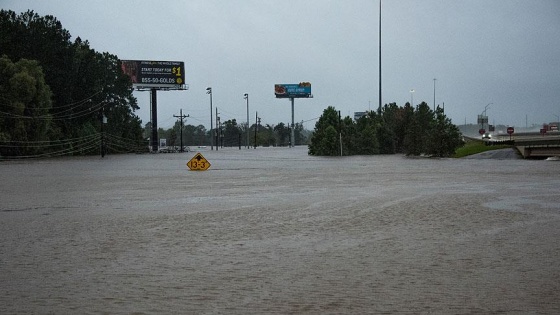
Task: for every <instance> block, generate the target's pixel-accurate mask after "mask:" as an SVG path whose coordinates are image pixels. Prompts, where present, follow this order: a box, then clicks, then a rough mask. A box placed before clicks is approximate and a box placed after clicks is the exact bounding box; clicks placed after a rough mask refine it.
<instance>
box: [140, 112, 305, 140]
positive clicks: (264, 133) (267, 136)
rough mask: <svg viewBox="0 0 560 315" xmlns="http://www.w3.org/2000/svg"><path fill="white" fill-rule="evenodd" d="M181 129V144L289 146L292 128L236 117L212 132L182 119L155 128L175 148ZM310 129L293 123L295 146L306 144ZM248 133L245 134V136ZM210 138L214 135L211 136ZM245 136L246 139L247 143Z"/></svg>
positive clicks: (148, 127)
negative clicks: (183, 121) (239, 121)
mask: <svg viewBox="0 0 560 315" xmlns="http://www.w3.org/2000/svg"><path fill="white" fill-rule="evenodd" d="M181 131H182V136H183V145H184V146H209V145H210V144H211V143H213V144H214V145H218V146H220V147H222V146H223V147H237V146H242V147H245V146H251V147H252V146H264V147H269V146H274V147H276V146H280V147H281V146H289V145H291V143H290V141H291V140H290V135H291V128H290V126H288V125H286V124H284V123H278V124H277V125H269V124H264V125H263V124H260V123H258V124H253V125H252V126H250V127H249V128H247V124H246V123H238V122H237V120H236V119H230V120H226V121H224V122H223V123H221V124H220V127H219V128H215V130H214V132H213V133H211V132H210V131H209V130H207V129H206V127H204V126H203V125H198V126H194V125H183V126H182V128H181V121H180V120H179V121H177V122H175V125H174V126H173V127H172V128H169V129H167V130H166V129H163V128H159V129H158V134H159V137H160V139H166V142H167V146H172V147H178V146H180V143H181ZM309 133H310V132H309V131H308V130H305V129H304V128H303V124H302V123H295V129H294V138H295V144H294V145H305V144H307V140H308V139H309ZM150 134H151V123H147V124H146V126H145V127H144V136H145V137H149V136H150ZM247 134H248V137H247ZM211 137H213V138H212V139H211ZM247 138H248V140H249V142H247Z"/></svg>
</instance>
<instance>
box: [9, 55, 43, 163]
mask: <svg viewBox="0 0 560 315" xmlns="http://www.w3.org/2000/svg"><path fill="white" fill-rule="evenodd" d="M51 95H52V93H51V91H50V89H49V87H48V86H47V84H46V83H45V78H44V75H43V71H42V69H41V67H40V66H39V64H38V62H37V61H32V60H27V59H20V60H19V61H18V62H16V63H13V62H12V61H11V60H10V59H8V57H7V56H5V55H4V56H2V57H0V112H1V113H2V115H1V116H0V117H1V118H0V141H2V142H4V143H5V144H4V145H3V146H1V147H0V155H6V156H14V155H34V154H37V153H40V152H39V148H40V147H39V146H38V144H40V143H41V142H42V141H47V140H48V135H49V133H50V132H51V120H52V117H51V115H50V114H49V111H50V109H51V106H52V104H51Z"/></svg>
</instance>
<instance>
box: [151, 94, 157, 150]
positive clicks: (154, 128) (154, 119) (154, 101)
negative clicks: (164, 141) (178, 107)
mask: <svg viewBox="0 0 560 315" xmlns="http://www.w3.org/2000/svg"><path fill="white" fill-rule="evenodd" d="M150 95H151V97H152V102H151V103H152V152H158V145H159V144H158V130H157V89H155V88H153V89H152V90H151V91H150Z"/></svg>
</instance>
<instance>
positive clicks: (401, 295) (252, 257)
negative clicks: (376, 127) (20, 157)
mask: <svg viewBox="0 0 560 315" xmlns="http://www.w3.org/2000/svg"><path fill="white" fill-rule="evenodd" d="M201 153H202V154H203V155H204V156H205V157H206V158H207V159H208V160H209V161H210V163H212V167H211V168H210V169H209V170H208V171H205V172H192V171H189V170H188V169H187V167H186V162H187V161H188V160H189V159H190V158H191V157H192V156H193V155H194V153H193V152H190V153H184V154H155V155H148V154H146V155H122V156H111V155H109V156H106V157H105V158H104V159H101V158H99V157H85V158H65V159H53V160H36V161H24V162H8V163H0V169H1V173H0V174H1V176H2V180H1V192H2V203H1V205H0V290H1V291H2V295H0V296H1V297H0V313H3V314H9V313H57V314H58V313H80V314H81V313H110V314H113V313H138V314H142V313H146V314H148V313H192V314H200V313H205V314H248V313H252V314H263V313H278V314H286V313H309V314H325V313H336V314H339V313H346V314H357V313H399V312H401V313H444V314H449V313H497V312H504V313H520V314H524V313H558V312H559V311H560V302H558V301H559V299H558V293H557V292H559V289H560V288H559V284H560V267H559V265H558V261H560V245H558V242H557V240H558V239H559V237H560V228H559V227H560V224H559V220H560V196H558V187H559V185H560V179H559V178H558V174H559V171H560V164H559V163H557V162H553V161H525V160H511V161H510V160H508V161H499V160H466V159H465V160H455V159H410V158H405V157H402V156H356V157H344V158H340V157H312V156H308V155H307V154H306V153H307V150H306V148H304V147H298V148H258V149H256V150H254V149H251V150H248V149H243V150H238V149H230V148H224V149H223V150H222V149H221V150H219V151H211V150H203V151H201Z"/></svg>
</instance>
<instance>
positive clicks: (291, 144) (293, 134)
mask: <svg viewBox="0 0 560 315" xmlns="http://www.w3.org/2000/svg"><path fill="white" fill-rule="evenodd" d="M290 101H291V102H292V133H291V134H290V138H291V139H290V146H291V147H292V148H293V147H294V146H295V144H296V142H295V140H296V138H295V132H294V129H295V125H294V98H293V97H290Z"/></svg>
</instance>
